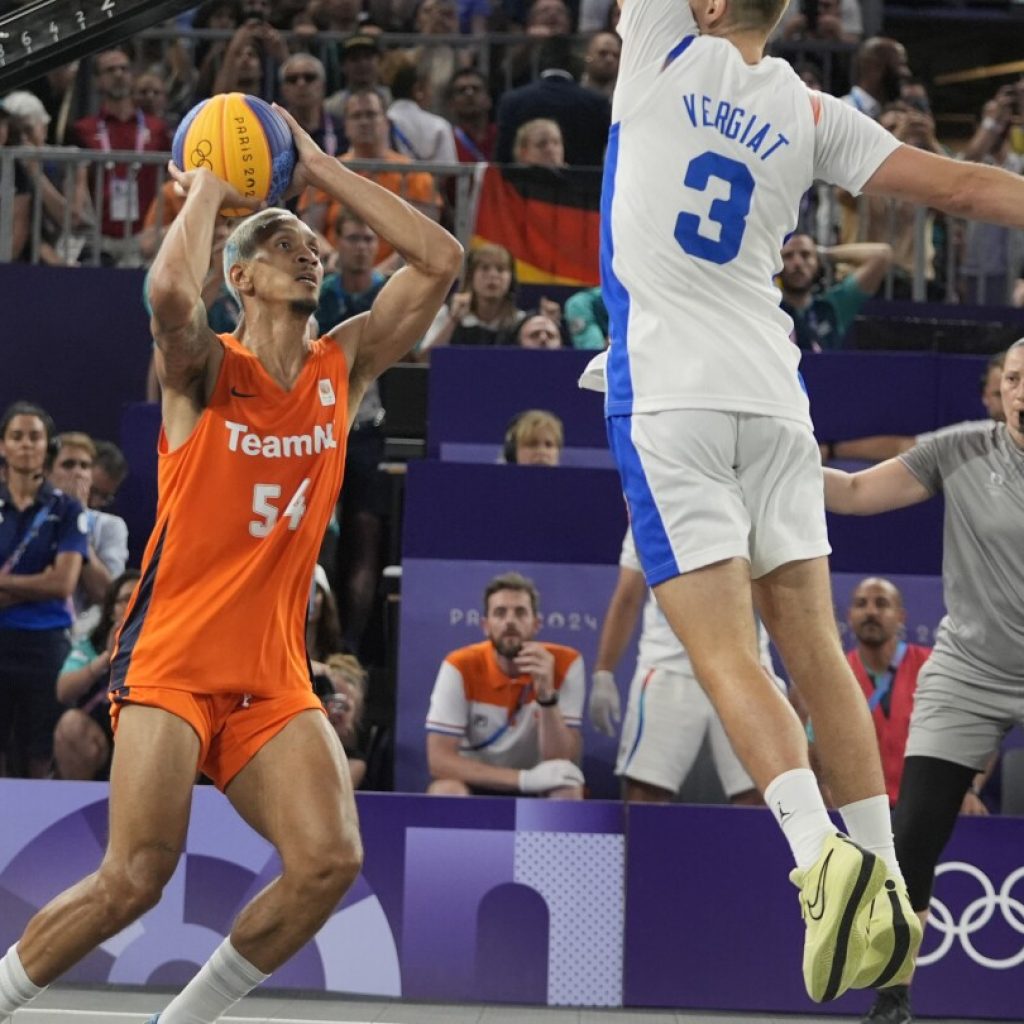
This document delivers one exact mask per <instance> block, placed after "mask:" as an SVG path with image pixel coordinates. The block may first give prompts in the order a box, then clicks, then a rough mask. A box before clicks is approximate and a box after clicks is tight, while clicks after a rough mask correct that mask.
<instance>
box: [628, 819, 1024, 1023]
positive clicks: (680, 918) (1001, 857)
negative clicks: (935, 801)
mask: <svg viewBox="0 0 1024 1024" xmlns="http://www.w3.org/2000/svg"><path fill="white" fill-rule="evenodd" d="M730 812H732V813H730ZM627 835H628V837H629V846H628V851H627V857H626V942H625V957H626V968H625V988H624V1001H625V1004H626V1005H628V1006H652V1007H653V1006H686V1007H693V1008H707V1009H730V1010H738V1011H743V1010H749V1011H759V1012H773V1011H776V1012H792V1011H798V1010H807V1009H808V1006H807V1001H806V996H805V995H804V993H803V987H802V982H801V978H800V972H799V955H798V953H797V952H796V950H798V949H799V946H800V943H801V941H802V930H803V926H802V923H801V920H800V914H799V910H798V908H797V904H796V896H795V890H794V889H793V888H792V886H790V885H789V884H788V883H787V882H786V875H787V872H788V871H789V869H790V867H791V866H792V864H791V861H790V857H789V852H788V850H787V849H786V846H785V843H784V842H783V841H782V839H781V837H780V836H779V835H778V831H777V829H776V828H775V826H774V824H773V822H772V820H771V818H770V817H769V816H768V814H767V813H766V812H765V811H763V810H755V809H743V808H730V809H729V810H725V811H724V810H720V809H714V808H706V809H705V808H687V809H686V811H685V813H678V811H677V809H676V808H672V807H668V808H665V807H650V806H636V807H631V808H630V811H629V829H628V832H627ZM667 851H671V854H670V855H667ZM1022 883H1024V819H1020V818H961V819H960V821H959V822H958V823H957V827H956V831H955V833H954V836H953V840H952V842H951V843H950V845H949V847H948V848H947V850H946V853H945V858H944V863H943V864H942V865H940V869H939V875H938V878H937V881H936V887H935V896H934V897H933V901H932V911H933V916H932V919H931V922H930V924H929V927H928V929H927V931H926V934H925V941H924V945H923V947H922V949H923V951H924V952H923V955H922V958H921V966H920V969H919V971H918V973H917V976H916V978H915V982H914V1009H915V1012H916V1013H918V1014H921V1015H925V1016H941V1017H971V1018H976V1017H982V1018H992V1019H1003V1018H1008V1019H1014V1020H1019V1019H1020V1007H1021V992H1022V974H1021V964H1024V902H1021V900H1022V898H1024V884H1022ZM870 1002H871V994H870V993H864V992H854V993H850V994H848V995H845V996H843V997H842V998H841V999H838V1000H836V1001H835V1002H834V1003H829V1004H827V1005H826V1006H824V1007H822V1008H821V1009H820V1010H819V1011H818V1012H825V1013H835V1014H839V1013H845V1014H858V1015H859V1014H861V1013H863V1012H864V1011H865V1010H866V1009H867V1007H868V1006H869V1005H870Z"/></svg>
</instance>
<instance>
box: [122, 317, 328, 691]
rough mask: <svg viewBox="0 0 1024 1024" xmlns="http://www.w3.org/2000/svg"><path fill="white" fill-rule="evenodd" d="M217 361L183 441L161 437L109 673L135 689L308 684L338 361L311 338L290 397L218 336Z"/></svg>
mask: <svg viewBox="0 0 1024 1024" xmlns="http://www.w3.org/2000/svg"><path fill="white" fill-rule="evenodd" d="M220 340H221V342H222V344H223V345H224V350H225V351H224V362H223V365H222V367H221V371H220V375H219V377H218V378H217V383H216V386H215V387H214V391H213V395H212V396H211V398H210V402H209V405H208V406H207V408H206V409H205V410H204V411H203V414H202V415H201V416H200V418H199V422H198V423H197V425H196V427H195V430H194V431H193V432H192V435H191V436H190V437H189V439H188V440H187V441H186V442H185V443H184V444H183V445H182V446H181V447H180V448H177V449H176V450H175V451H173V452H172V451H168V449H167V438H166V435H165V434H164V432H163V431H162V430H161V433H160V440H159V447H158V451H159V474H158V483H159V500H158V503H157V516H156V525H155V526H154V528H153V533H152V535H151V536H150V538H149V543H148V545H147V546H146V553H145V556H144V558H143V565H142V579H141V580H140V581H139V585H138V587H137V588H136V591H135V594H134V595H133V597H132V603H131V605H130V607H129V609H128V613H127V616H126V618H125V623H124V626H123V627H122V629H121V632H120V635H119V637H118V645H117V649H116V651H115V654H114V659H113V664H112V666H111V684H110V686H111V691H112V693H111V697H112V699H114V700H116V701H123V700H128V701H130V700H131V687H132V685H133V684H136V685H140V686H141V685H145V686H160V687H166V688H169V689H177V690H188V691H190V692H193V693H207V694H217V693H237V694H251V695H253V696H266V695H269V694H273V693H278V692H280V691H281V690H282V689H283V688H285V687H307V688H308V687H309V685H310V681H309V669H308V666H307V661H306V636H305V630H306V608H307V603H308V599H309V593H310V585H311V581H312V576H313V567H314V564H315V563H316V557H317V553H318V552H319V550H320V542H321V540H322V539H323V535H324V531H325V530H326V528H327V523H328V520H329V518H330V516H331V513H332V511H333V509H334V505H335V502H336V501H337V498H338V491H339V489H340V487H341V479H342V473H343V471H344V466H345V444H346V440H347V434H348V366H347V363H346V361H345V356H344V354H343V353H342V351H341V349H340V348H339V347H338V346H337V345H336V344H334V342H332V341H330V340H328V339H326V338H321V339H320V340H319V341H316V342H313V343H312V344H311V346H310V351H309V354H308V356H307V359H306V364H305V366H304V367H303V369H302V372H301V373H300V374H299V377H298V379H297V380H296V382H295V385H294V387H293V388H292V390H291V391H287V392H286V391H283V390H282V389H281V387H280V386H279V385H278V384H277V383H276V382H275V381H274V380H272V379H271V377H270V376H269V374H267V372H266V371H265V370H264V368H263V366H262V365H261V364H260V362H259V360H258V359H257V358H256V356H254V355H253V354H252V353H251V352H250V351H249V350H248V349H246V348H245V347H244V346H243V345H242V344H241V343H240V342H239V341H237V340H236V339H235V338H233V337H232V336H231V335H228V334H222V335H220Z"/></svg>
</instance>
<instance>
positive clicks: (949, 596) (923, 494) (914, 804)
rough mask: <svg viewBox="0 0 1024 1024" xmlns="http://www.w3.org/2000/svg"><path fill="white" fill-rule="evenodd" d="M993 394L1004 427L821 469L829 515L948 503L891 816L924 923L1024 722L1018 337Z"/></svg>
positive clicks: (1022, 382) (1023, 384) (898, 1018)
mask: <svg viewBox="0 0 1024 1024" xmlns="http://www.w3.org/2000/svg"><path fill="white" fill-rule="evenodd" d="M1000 392H1001V397H1002V402H1003V411H1004V412H1005V415H1006V421H1005V423H997V422H992V423H990V424H982V425H979V426H977V427H971V428H966V429H963V430H961V431H957V432H954V433H946V434H941V433H940V434H938V435H936V436H934V437H932V438H931V439H930V440H926V441H923V442H922V443H920V444H918V445H916V446H915V447H913V448H911V449H910V450H909V451H907V452H905V453H904V454H903V455H900V456H899V457H898V458H895V459H889V461H888V462H883V463H880V464H879V465H877V466H873V467H872V468H871V469H867V470H864V471H863V472H861V473H853V474H850V473H842V472H840V471H838V470H835V469H826V470H825V505H826V506H827V508H828V509H829V510H830V511H832V512H845V513H849V514H853V515H873V514H874V513H877V512H888V511H890V510H891V509H896V508H903V507H904V506H907V505H914V504H916V503H917V502H920V501H925V500H927V499H928V498H930V497H932V496H933V495H935V494H937V493H938V492H939V491H940V490H941V491H942V492H943V493H944V494H945V498H946V513H945V525H944V532H943V555H942V587H943V596H944V598H945V603H946V616H945V618H943V620H942V622H941V623H940V625H939V629H938V633H937V635H936V640H935V649H934V651H933V653H932V656H931V658H929V659H928V661H927V662H926V663H925V665H924V668H922V670H921V674H920V677H919V679H918V684H917V696H916V699H915V702H914V713H913V717H912V719H911V724H910V738H909V740H908V741H907V751H906V762H905V768H904V772H903V783H902V786H901V788H900V795H899V802H898V803H897V806H896V811H895V817H894V828H895V833H896V854H897V857H898V859H899V862H900V866H901V867H902V869H903V874H904V875H905V877H906V880H907V888H908V891H909V895H910V902H911V903H912V904H913V906H914V909H915V910H916V911H917V912H918V914H920V915H921V917H922V919H923V918H924V916H925V915H926V913H927V910H928V903H929V901H930V899H931V891H932V883H933V880H934V875H935V867H936V864H937V863H938V859H939V856H940V854H941V853H942V850H943V848H944V847H945V845H946V843H947V842H948V841H949V837H950V834H951V833H952V831H953V825H954V823H955V822H956V817H957V812H958V811H959V809H960V803H961V801H962V799H963V797H964V795H965V793H966V792H967V790H968V788H969V787H970V785H971V782H972V779H973V777H974V775H975V774H976V773H977V772H979V771H981V770H982V769H983V768H984V767H985V765H986V763H987V761H988V759H989V757H990V756H991V755H992V754H993V753H994V752H995V751H996V750H997V749H998V748H999V744H1000V743H1001V741H1002V739H1003V737H1004V736H1005V735H1006V733H1007V732H1008V731H1009V730H1010V729H1011V728H1012V727H1013V725H1014V723H1017V722H1021V723H1024V554H1022V553H1024V338H1022V339H1021V340H1020V341H1017V342H1015V343H1014V344H1013V345H1011V346H1010V348H1009V349H1008V350H1007V353H1006V359H1005V362H1004V364H1003V376H1002V381H1001V384H1000ZM879 1004H882V1005H879ZM875 1010H877V1011H878V1012H877V1014H875ZM875 1010H873V1011H872V1014H875V1015H871V1014H869V1016H868V1017H866V1018H865V1020H868V1021H870V1020H879V1021H881V1020H887V1021H895V1022H903V1021H909V1020H910V1019H911V1018H910V1009H909V1001H908V999H907V992H906V989H905V987H903V986H898V987H896V988H894V989H892V990H890V989H886V990H883V991H882V992H880V993H879V1002H878V1003H876V1006H875Z"/></svg>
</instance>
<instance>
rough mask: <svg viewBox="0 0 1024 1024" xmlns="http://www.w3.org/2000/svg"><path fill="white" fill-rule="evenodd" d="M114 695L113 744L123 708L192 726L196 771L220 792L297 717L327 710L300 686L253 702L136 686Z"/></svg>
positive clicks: (225, 695) (230, 696)
mask: <svg viewBox="0 0 1024 1024" xmlns="http://www.w3.org/2000/svg"><path fill="white" fill-rule="evenodd" d="M112 696H114V700H112V701H111V704H110V718H111V722H112V725H113V727H114V733H115V742H116V733H117V718H118V715H119V714H120V712H121V709H122V708H124V707H128V706H130V705H132V704H137V705H140V706H143V707H150V708H160V709H161V710H162V711H168V712H170V713H171V714H172V715H176V716H177V717H178V718H181V719H184V720H185V721H186V722H188V724H189V725H191V726H192V728H193V730H194V731H195V734H196V735H197V736H198V737H199V760H198V768H199V770H200V771H202V772H203V774H204V775H207V776H208V777H209V778H210V779H211V780H212V782H213V783H214V785H215V786H216V787H217V788H218V789H219V790H221V791H223V790H225V789H226V788H227V786H228V783H230V782H231V780H232V779H233V778H234V777H235V776H236V775H237V774H238V773H239V772H240V771H241V770H242V769H243V768H244V767H245V766H246V765H247V764H248V763H249V762H250V761H251V760H252V758H253V757H255V756H256V754H257V753H258V752H259V751H260V750H261V749H262V748H263V747H264V746H265V745H266V744H267V743H268V742H269V741H270V740H272V739H273V738H274V737H275V736H276V735H277V734H278V733H279V732H280V731H281V730H282V729H283V728H284V727H285V726H286V725H287V724H288V723H289V722H290V721H291V720H292V719H293V718H294V717H295V716H296V715H299V714H301V713H302V712H303V711H310V710H319V711H321V712H323V711H324V708H323V705H322V704H321V703H320V698H319V697H317V695H316V694H315V693H314V692H313V690H312V688H310V689H308V690H307V689H303V688H299V687H296V688H294V689H287V690H284V691H283V692H281V693H277V694H274V695H273V696H270V697H253V696H249V695H248V694H245V695H242V694H237V693H217V694H205V693H189V692H188V691H186V690H170V689H167V688H165V687H160V686H138V685H132V687H131V689H130V691H129V693H128V694H127V695H121V694H115V695H112ZM324 713H326V712H324Z"/></svg>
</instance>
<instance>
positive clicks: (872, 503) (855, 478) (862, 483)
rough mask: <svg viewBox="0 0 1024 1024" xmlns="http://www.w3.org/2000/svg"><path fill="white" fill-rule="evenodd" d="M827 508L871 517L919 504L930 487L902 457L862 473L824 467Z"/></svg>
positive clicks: (831, 510) (927, 494)
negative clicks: (913, 471)
mask: <svg viewBox="0 0 1024 1024" xmlns="http://www.w3.org/2000/svg"><path fill="white" fill-rule="evenodd" d="M824 472H825V508H827V509H828V510H829V511H830V512H842V513H844V514H845V515H854V516H870V515H874V514H876V513H878V512H891V511H892V510H893V509H897V508H905V507H906V506H907V505H916V504H918V502H921V501H925V500H927V499H928V498H930V497H931V493H930V492H929V490H928V489H927V488H926V487H925V486H924V484H922V483H921V481H920V480H918V479H917V477H916V476H914V474H913V473H911V472H910V470H909V469H907V467H906V466H905V465H904V464H903V462H902V461H901V460H900V459H889V460H888V461H887V462H883V463H881V464H879V465H877V466H872V467H871V468H870V469H865V470H862V471H861V472H860V473H844V472H843V471H842V470H839V469H830V468H828V467H826V468H825V471H824Z"/></svg>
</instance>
